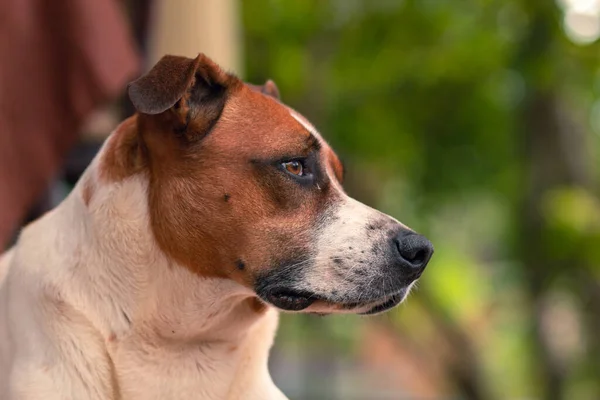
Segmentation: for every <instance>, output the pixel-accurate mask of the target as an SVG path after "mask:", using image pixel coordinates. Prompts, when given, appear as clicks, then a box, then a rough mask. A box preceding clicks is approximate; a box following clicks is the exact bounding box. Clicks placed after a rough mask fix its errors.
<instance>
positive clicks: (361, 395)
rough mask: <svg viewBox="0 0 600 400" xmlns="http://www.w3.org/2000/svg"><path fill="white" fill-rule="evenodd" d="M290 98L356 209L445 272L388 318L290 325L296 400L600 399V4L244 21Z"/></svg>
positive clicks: (294, 12) (417, 3) (303, 13)
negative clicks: (375, 213)
mask: <svg viewBox="0 0 600 400" xmlns="http://www.w3.org/2000/svg"><path fill="white" fill-rule="evenodd" d="M241 6H242V16H243V34H244V35H243V36H244V49H245V52H246V53H247V57H245V59H244V62H245V70H246V71H247V76H246V79H247V80H249V81H252V82H258V83H260V82H263V81H265V80H266V79H267V78H272V79H274V80H275V82H276V83H277V84H278V86H279V89H280V91H281V93H282V97H283V100H284V101H285V102H287V103H288V104H290V105H291V106H293V107H295V108H296V109H298V110H300V111H301V112H302V113H304V114H305V115H306V116H307V117H308V118H309V119H310V120H311V121H312V122H314V124H315V125H316V126H317V127H318V129H319V130H320V131H321V133H322V134H323V135H324V136H325V137H326V139H328V140H329V141H330V143H331V144H332V145H333V146H334V148H335V149H336V150H337V151H338V153H339V154H340V156H341V158H342V159H343V160H344V162H345V164H346V167H347V169H348V173H347V183H346V189H347V191H348V192H349V193H350V194H351V195H353V196H355V197H356V198H358V199H359V200H361V201H364V202H366V203H367V204H370V205H372V206H374V207H377V208H380V209H381V210H383V211H385V212H388V213H390V214H391V215H393V216H395V217H397V218H398V219H400V220H401V221H403V222H404V223H406V224H408V225H409V226H411V227H412V228H414V229H416V230H418V231H420V232H422V233H424V234H426V235H427V236H428V237H429V238H430V239H431V240H432V241H433V243H434V244H435V246H436V254H435V256H434V258H433V260H432V262H431V263H430V265H429V267H428V269H427V271H426V272H425V274H424V275H423V277H422V278H421V280H420V284H419V288H418V290H416V291H415V292H414V294H412V295H411V296H410V298H409V299H408V300H407V302H406V303H404V304H403V305H401V306H400V307H398V308H397V309H395V310H393V311H392V312H390V313H388V314H386V315H384V316H381V317H375V318H359V317H353V316H336V317H327V318H317V317H310V316H298V315H286V316H283V317H282V324H281V329H280V333H279V336H278V338H277V345H276V349H275V351H274V354H273V360H272V363H271V369H272V373H273V375H274V377H275V380H276V382H277V383H278V384H279V385H281V387H282V388H283V389H284V391H285V392H286V393H287V394H288V395H289V396H290V397H291V398H295V399H384V398H386V399H387V398H389V399H400V398H408V399H426V398H427V399H429V398H431V399H433V398H443V399H451V398H455V399H600V240H599V239H600V203H599V201H598V197H597V188H598V182H599V180H598V175H597V174H598V169H597V168H596V166H597V150H598V148H599V147H598V144H599V141H598V134H599V133H600V102H599V101H598V100H599V95H600V74H599V72H600V70H599V69H598V67H599V66H600V64H599V56H600V52H599V50H600V47H599V45H598V44H597V43H596V42H595V41H596V38H597V37H598V34H600V32H599V30H600V28H599V26H598V25H599V24H600V22H599V14H600V2H599V1H596V0H570V1H569V0H564V1H563V2H558V3H556V2H554V1H551V0H539V1H535V0H471V1H462V0H457V1H442V0H396V1H394V0H337V1H334V0H331V1H322V0H304V1H288V0H253V1H247V2H242V3H241Z"/></svg>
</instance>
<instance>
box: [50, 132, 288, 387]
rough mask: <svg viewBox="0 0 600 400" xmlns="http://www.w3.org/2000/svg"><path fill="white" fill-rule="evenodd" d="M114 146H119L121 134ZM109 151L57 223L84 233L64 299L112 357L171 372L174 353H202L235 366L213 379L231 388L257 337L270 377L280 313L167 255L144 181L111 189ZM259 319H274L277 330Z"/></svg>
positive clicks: (73, 252)
mask: <svg viewBox="0 0 600 400" xmlns="http://www.w3.org/2000/svg"><path fill="white" fill-rule="evenodd" d="M108 140H109V141H110V140H116V139H115V138H114V134H113V137H111V138H109V139H108ZM107 149H110V146H106V145H105V146H104V147H103V149H102V150H101V152H100V153H99V154H98V156H97V157H96V159H95V160H94V162H93V163H92V164H91V166H90V167H89V168H88V170H87V171H86V173H85V174H84V176H83V177H82V179H81V180H80V182H79V183H78V185H77V186H76V188H75V189H74V190H73V192H72V193H71V194H70V196H69V198H68V199H66V200H65V202H64V203H63V204H62V205H61V206H59V207H58V208H57V209H56V210H55V211H53V214H54V215H51V216H50V218H59V219H60V220H62V222H63V223H65V224H70V225H72V224H75V225H76V226H77V227H78V230H79V232H73V231H70V232H68V234H69V237H62V238H61V239H60V241H61V243H62V245H63V246H64V248H63V249H61V250H62V251H64V253H63V254H65V256H64V257H65V260H64V261H65V264H64V265H69V267H68V269H69V271H68V272H67V275H68V276H69V278H68V279H69V284H67V285H61V292H62V294H61V296H63V297H64V300H66V301H68V302H69V303H71V304H76V305H77V307H78V308H79V310H78V311H79V312H80V313H81V314H83V315H85V316H86V318H88V319H89V320H90V322H91V324H93V325H94V327H95V328H96V329H97V330H98V331H99V333H100V334H101V335H102V336H103V338H104V340H105V341H106V345H107V348H108V351H109V354H110V353H115V354H117V353H118V352H119V350H118V349H119V348H121V349H123V348H124V347H125V348H127V350H126V352H127V353H128V354H129V355H128V357H129V358H130V360H129V361H127V362H131V356H132V354H133V358H135V357H138V358H139V359H138V360H137V362H138V363H139V364H140V365H145V367H144V368H147V367H148V365H149V364H151V363H152V362H154V363H158V360H160V362H161V363H164V364H168V361H167V360H168V358H169V354H172V355H173V360H175V359H177V358H178V357H181V355H180V354H181V351H182V349H185V348H189V349H194V352H192V353H190V354H192V355H191V357H193V354H198V355H199V357H208V359H212V360H213V362H214V360H215V359H219V358H223V359H226V360H228V361H227V362H221V361H219V362H218V364H219V365H220V366H221V368H220V369H218V370H216V371H213V372H214V373H213V372H211V375H214V376H211V377H206V379H221V380H223V382H227V381H230V380H231V379H235V375H236V371H237V370H238V369H239V368H240V367H239V360H240V359H243V358H244V357H246V356H245V355H244V354H246V353H247V352H248V351H249V349H248V346H255V345H253V344H251V343H252V342H253V341H254V339H253V338H252V337H253V336H256V335H262V336H263V337H264V336H266V340H264V339H263V342H264V343H261V344H260V347H265V348H264V349H258V348H255V349H253V350H252V352H253V353H254V352H256V351H259V353H261V354H260V356H259V357H258V358H259V359H260V360H256V361H257V362H258V363H259V364H260V365H259V366H257V369H258V370H260V373H261V374H262V373H263V370H264V372H265V373H266V363H267V357H268V350H269V347H270V345H271V343H272V337H273V335H274V331H275V328H276V320H277V317H276V312H275V311H273V310H270V309H269V310H267V309H266V308H265V306H264V305H263V304H261V303H259V302H258V300H257V299H256V298H255V297H254V296H253V293H252V292H251V291H250V290H249V289H247V288H244V287H243V286H241V285H240V284H238V283H236V282H234V281H232V280H228V279H218V278H209V277H202V276H199V275H198V274H195V273H194V272H192V271H190V270H189V269H187V268H184V267H181V266H179V265H177V264H176V263H175V262H174V261H173V260H170V259H169V258H168V257H167V256H166V255H165V254H164V253H163V252H161V251H160V249H159V248H158V246H157V244H156V242H155V240H154V238H153V234H152V231H151V229H150V222H149V210H148V200H147V193H148V180H147V178H146V177H145V175H144V174H137V175H134V176H131V177H128V178H126V179H124V180H121V181H116V182H103V181H102V180H101V179H99V176H98V173H99V171H98V169H99V166H100V164H101V162H102V160H103V158H105V157H106V154H105V153H106V152H107V151H108V150H107ZM55 222H56V221H55ZM77 233H80V234H79V235H77ZM84 288H85V289H84ZM261 320H263V321H264V320H269V321H270V322H268V323H267V324H266V325H269V327H266V328H265V327H263V325H265V324H264V323H259V322H260V321H261ZM265 329H266V331H265V332H263V331H264V330H265ZM269 335H270V336H271V337H270V338H269ZM245 349H246V350H245ZM152 352H155V353H156V352H158V353H160V357H159V358H157V357H156V354H152ZM121 353H122V351H121ZM253 357H254V358H255V359H256V358H257V357H255V356H253ZM144 358H146V359H144ZM236 360H238V362H237V363H236ZM119 362H120V361H119V360H115V364H118V363H119ZM194 362H196V363H202V362H203V360H201V359H195V360H194ZM262 364H264V366H263V365H262ZM128 367H130V368H134V369H135V367H131V366H128ZM157 368H158V365H157ZM228 374H229V376H228V377H225V376H227V375H228ZM266 375H267V376H268V374H266ZM224 377H225V378H224ZM259 381H260V380H259ZM262 381H263V382H264V380H262ZM232 384H233V383H232ZM224 386H227V385H224ZM222 390H225V391H228V390H231V388H229V389H222Z"/></svg>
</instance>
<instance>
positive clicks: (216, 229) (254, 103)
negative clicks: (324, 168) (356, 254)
mask: <svg viewBox="0 0 600 400" xmlns="http://www.w3.org/2000/svg"><path fill="white" fill-rule="evenodd" d="M165 59H166V61H164V62H166V64H165V63H164V62H163V60H165ZM165 59H163V60H161V62H163V65H162V66H161V65H160V64H161V63H159V65H157V66H156V67H155V68H153V70H152V71H150V73H149V74H148V75H147V76H145V77H142V78H140V79H138V80H137V81H135V82H134V83H132V85H131V86H130V96H131V97H132V101H133V102H134V104H135V105H136V106H137V107H138V110H139V111H140V113H139V114H137V115H136V116H134V117H131V118H130V119H128V120H127V121H125V122H124V123H123V124H122V125H121V127H120V128H119V129H118V131H117V132H116V133H115V135H114V137H113V138H112V139H111V141H110V143H109V145H108V146H109V147H108V148H107V154H106V156H105V158H104V160H103V164H102V165H101V168H100V170H101V175H102V177H103V178H104V179H107V180H112V181H116V180H121V179H124V178H126V177H127V176H130V175H132V174H135V173H145V174H148V177H149V181H150V185H149V193H148V195H149V198H148V201H149V207H150V213H151V215H150V217H151V226H152V230H153V232H154V235H155V237H156V240H157V242H158V244H159V246H160V247H161V249H162V250H163V251H164V252H165V253H166V254H167V255H169V256H170V257H171V258H173V259H174V260H176V261H178V262H179V263H180V264H182V265H184V266H185V267H187V268H189V269H190V270H192V271H194V272H196V273H198V274H201V275H203V276H215V277H223V278H230V279H234V280H236V281H237V282H239V283H242V284H244V285H246V286H248V287H251V286H252V285H253V284H254V279H255V277H256V275H257V274H259V273H260V271H261V270H263V269H265V268H271V267H275V266H277V265H278V264H279V263H281V262H284V261H288V260H289V259H293V258H294V257H295V256H296V254H299V253H302V252H303V251H305V250H306V249H307V248H310V246H311V237H310V232H311V229H310V227H312V226H314V224H315V221H316V218H317V215H318V213H319V212H320V210H322V208H323V207H326V204H327V199H328V191H327V190H323V191H320V192H310V193H309V192H307V191H306V190H305V189H303V188H300V187H298V186H297V185H295V184H292V183H291V182H289V181H286V179H287V178H286V177H285V176H283V174H281V173H278V172H275V171H274V170H273V171H271V170H269V168H272V167H270V166H267V165H263V164H262V163H264V162H266V160H272V159H276V158H278V157H285V156H290V157H292V156H299V155H304V154H305V153H306V152H307V151H309V147H310V146H309V141H310V138H311V134H310V132H308V131H307V130H306V129H305V128H304V127H303V126H302V125H301V124H300V123H299V122H298V121H296V120H295V119H294V118H293V117H292V116H291V115H290V113H289V110H288V109H287V108H286V107H285V106H283V105H282V104H280V103H279V102H278V101H276V100H275V99H274V97H276V96H278V90H277V87H276V85H275V84H274V83H273V82H272V81H269V82H267V84H265V85H264V86H263V87H258V86H249V85H246V84H243V83H242V82H241V81H239V80H238V79H237V78H236V77H234V76H232V75H228V74H224V73H223V72H222V71H221V70H220V69H219V67H217V66H216V65H215V64H214V63H212V61H210V60H208V59H207V58H206V57H204V56H202V55H201V56H199V57H198V58H196V59H195V60H193V61H191V60H189V59H183V58H172V57H169V56H167V57H165ZM178 63H180V65H178ZM194 68H195V70H194ZM179 75H185V76H184V77H181V76H179ZM169 80H172V82H163V81H169ZM184 85H187V87H186V88H185V89H182V87H183V86H184ZM198 86H202V87H201V88H200V89H198ZM257 88H260V89H259V90H257ZM198 90H201V91H202V93H201V95H202V96H203V98H206V99H209V101H208V102H200V103H198V102H195V101H194V98H193V97H194V92H195V91H198ZM161 91H164V92H168V93H167V94H166V95H165V99H162V98H160V93H161ZM177 97H179V98H177ZM221 104H222V109H218V108H219V107H221ZM168 105H170V108H167V109H164V110H163V108H164V107H166V106H168ZM161 110H162V111H161ZM182 129H183V130H182ZM321 157H322V158H324V159H323V161H324V165H326V164H330V165H332V168H334V170H335V171H336V175H338V176H341V172H340V171H341V170H340V167H339V166H338V164H339V161H337V157H335V155H334V154H333V152H332V151H331V150H330V149H329V148H328V147H327V149H326V151H323V152H322V155H321ZM224 199H225V201H224ZM274 254H276V255H278V256H277V257H278V258H277V259H275V258H274V257H273V255H274ZM240 262H241V263H243V266H244V267H243V268H240V267H239V263H240ZM264 307H265V306H264V304H262V303H261V302H260V301H258V300H254V302H253V303H251V308H252V309H254V310H255V311H257V312H262V311H264Z"/></svg>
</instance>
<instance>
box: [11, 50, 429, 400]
mask: <svg viewBox="0 0 600 400" xmlns="http://www.w3.org/2000/svg"><path fill="white" fill-rule="evenodd" d="M128 93H129V97H130V99H131V101H132V103H133V105H134V106H135V108H136V109H137V113H136V114H135V115H134V116H132V117H130V118H128V119H127V120H125V121H124V122H122V123H121V124H120V125H119V126H118V127H117V128H116V129H115V131H114V132H113V133H112V134H111V135H110V137H109V138H108V139H107V140H106V142H105V144H104V146H103V147H102V149H101V151H100V152H99V154H98V155H97V156H96V157H95V159H94V161H93V162H92V163H91V165H90V166H89V167H88V169H87V170H86V172H85V173H84V174H83V176H82V177H81V179H80V180H79V182H78V184H77V186H76V187H75V189H74V190H73V191H72V193H71V194H70V195H69V196H68V197H67V198H66V199H65V200H64V201H63V202H62V203H61V204H60V205H59V206H58V207H56V208H55V209H54V210H53V211H51V212H49V213H47V214H46V215H44V216H43V217H42V218H40V219H39V220H37V221H35V222H33V223H31V224H30V225H28V226H27V227H25V228H24V229H23V231H22V232H21V234H20V237H19V239H18V242H17V244H16V245H15V246H14V247H13V248H12V249H11V250H9V251H8V252H7V253H5V254H4V255H3V256H2V258H1V259H0V399H1V400H152V399H156V400H159V399H160V400H165V399H185V400H189V399H206V400H217V399H219V400H220V399H231V400H233V399H235V400H238V399H244V400H250V399H252V400H275V399H285V398H286V397H285V396H284V395H283V394H282V393H281V391H280V390H279V389H277V387H276V386H275V385H274V384H273V381H272V380H271V377H270V375H269V372H268V369H267V358H268V353H269V349H270V347H271V345H272V343H273V338H274V335H275V330H276V328H277V321H278V311H277V310H283V311H289V312H307V313H315V314H330V313H356V314H362V315H371V314H376V313H380V312H383V311H386V310H389V309H390V308H392V307H394V306H396V305H397V304H399V303H400V302H401V301H402V300H404V298H405V297H406V296H407V294H408V292H409V291H410V289H411V287H412V285H413V283H414V282H415V280H416V279H418V278H419V277H420V275H421V273H422V272H423V270H424V268H425V266H426V265H427V263H428V261H429V259H430V257H431V255H432V253H433V247H432V245H431V243H430V242H429V241H428V240H427V239H426V238H425V237H423V236H421V235H419V234H417V233H415V232H414V231H412V230H410V229H409V228H407V227H406V226H404V225H402V224H401V223H399V222H398V221H397V220H395V219H394V218H391V217H390V216H388V215H385V214H383V213H381V212H379V211H376V210H374V209H372V208H370V207H367V206H366V205H364V204H361V203H359V202H358V201H356V200H354V199H352V198H350V197H349V196H348V195H347V194H346V193H345V192H344V190H343V189H342V181H343V178H344V171H343V168H342V165H341V163H340V161H339V160H338V158H337V156H336V155H335V153H334V152H333V150H332V149H331V148H330V147H329V145H328V144H327V143H326V142H325V141H324V140H323V138H322V137H321V135H319V133H318V132H317V130H316V129H315V127H314V126H312V125H311V124H310V123H309V122H308V121H307V120H306V119H305V118H304V117H303V116H302V115H300V114H299V113H298V112H296V111H294V110H293V109H291V108H289V107H287V106H286V105H284V104H283V103H281V102H280V101H279V95H278V90H277V87H276V86H275V84H274V83H273V82H272V81H268V82H267V83H266V84H265V85H263V86H255V85H250V84H246V83H244V82H242V81H241V80H240V79H238V78H237V77H235V76H233V75H231V74H229V73H226V72H224V71H223V70H222V69H221V68H220V67H219V66H217V65H216V64H215V63H214V62H213V61H211V60H210V59H209V58H208V57H206V56H205V55H203V54H200V55H199V56H198V57H197V58H195V59H189V58H185V57H176V56H165V57H164V58H162V59H161V60H160V61H159V62H158V63H157V64H156V65H155V66H154V67H153V68H152V70H150V71H149V72H148V73H147V74H146V75H144V76H142V77H141V78H139V79H138V80H136V81H134V82H132V83H131V84H130V85H129V88H128Z"/></svg>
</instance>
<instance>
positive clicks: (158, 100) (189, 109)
mask: <svg viewBox="0 0 600 400" xmlns="http://www.w3.org/2000/svg"><path fill="white" fill-rule="evenodd" d="M238 82H239V80H238V78H236V77H235V76H233V75H231V74H228V73H226V72H224V71H223V70H222V69H221V68H220V67H219V66H218V65H217V64H215V63H214V62H213V61H212V60H211V59H210V58H208V57H207V56H205V55H204V54H199V55H198V57H196V58H195V59H191V58H187V57H179V56H171V55H167V56H164V57H163V58H161V59H160V61H159V62H158V63H157V64H156V65H155V66H154V67H153V68H152V69H151V70H150V71H149V72H148V73H147V74H146V75H144V76H142V77H140V78H139V79H137V80H135V81H133V82H131V83H130V84H129V86H128V94H129V98H130V99H131V102H132V103H133V105H134V107H135V108H136V110H137V111H138V112H139V113H141V114H148V115H156V114H161V113H164V112H165V111H168V110H171V111H172V112H173V114H174V116H175V120H173V122H174V123H175V124H176V125H177V126H174V129H175V130H177V131H185V130H186V129H187V128H188V125H189V124H190V123H194V124H196V125H197V124H200V126H199V127H197V128H206V127H210V126H211V125H212V124H213V123H214V122H215V121H216V120H217V119H218V118H219V116H220V114H221V111H222V110H223V107H224V105H225V101H226V97H227V92H228V90H229V89H230V88H231V87H232V86H233V85H235V84H237V83H238ZM170 120H171V119H170Z"/></svg>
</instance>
